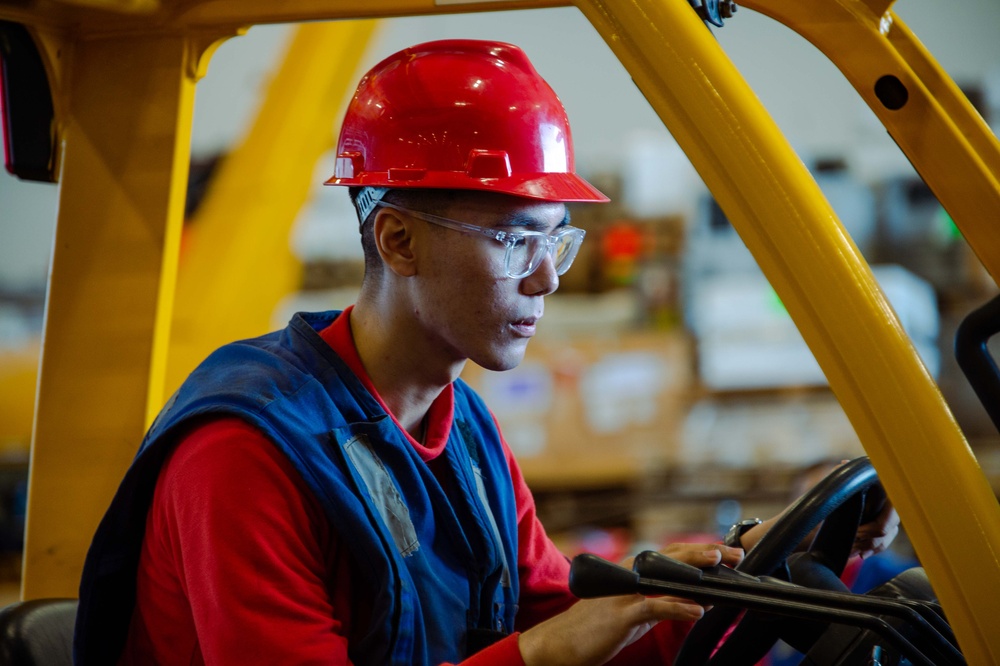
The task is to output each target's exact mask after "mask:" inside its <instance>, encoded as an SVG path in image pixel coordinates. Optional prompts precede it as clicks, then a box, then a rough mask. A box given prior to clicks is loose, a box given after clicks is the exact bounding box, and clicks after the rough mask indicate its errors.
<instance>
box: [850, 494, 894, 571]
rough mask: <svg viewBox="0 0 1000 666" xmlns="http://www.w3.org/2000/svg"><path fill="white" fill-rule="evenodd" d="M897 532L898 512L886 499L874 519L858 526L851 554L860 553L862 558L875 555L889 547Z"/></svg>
mask: <svg viewBox="0 0 1000 666" xmlns="http://www.w3.org/2000/svg"><path fill="white" fill-rule="evenodd" d="M897 534H899V514H897V513H896V509H894V508H893V507H892V504H890V503H889V502H888V501H887V502H886V503H885V506H884V507H883V508H882V511H880V512H879V514H878V516H876V517H875V520H873V521H871V522H870V523H865V524H864V525H862V526H861V527H859V528H858V533H857V534H856V535H855V537H854V548H853V549H852V550H851V555H860V556H861V557H862V558H867V557H871V556H872V555H877V554H878V553H881V552H882V551H884V550H885V549H887V548H888V547H889V545H890V544H891V543H892V540H893V539H895V538H896V535H897Z"/></svg>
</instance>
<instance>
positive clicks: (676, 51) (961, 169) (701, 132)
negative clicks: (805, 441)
mask: <svg viewBox="0 0 1000 666" xmlns="http://www.w3.org/2000/svg"><path fill="white" fill-rule="evenodd" d="M742 4H743V6H744V7H747V8H750V9H753V10H756V11H758V12H761V13H763V14H766V15H768V16H770V17H772V18H774V19H776V20H778V21H780V22H781V23H783V24H785V25H786V26H788V27H789V28H791V29H792V30H795V31H796V32H798V33H799V34H801V35H803V36H804V37H805V38H806V39H808V40H809V41H810V42H812V43H813V44H814V45H815V46H816V47H817V48H818V49H820V50H821V51H822V52H823V53H825V54H826V55H827V57H828V58H829V59H830V60H831V61H832V62H833V63H834V64H836V65H837V66H838V67H839V68H840V70H841V71H842V72H843V74H844V75H845V77H847V79H848V80H849V81H850V82H851V83H852V84H853V85H854V87H855V88H856V89H857V91H858V94H860V95H861V97H862V98H863V99H864V100H865V101H866V102H867V103H868V104H869V106H870V107H871V108H872V109H873V110H874V112H875V113H876V115H877V116H878V117H879V118H880V119H881V121H882V122H883V123H884V125H885V127H886V128H887V129H888V131H889V133H890V134H891V135H892V137H893V139H894V140H895V141H896V143H897V144H898V145H899V146H900V148H901V149H902V150H903V151H904V153H905V154H906V156H907V157H908V158H909V159H910V161H911V162H912V163H913V165H914V167H915V168H916V169H917V171H918V172H919V173H920V175H921V176H922V178H923V179H924V181H925V182H926V183H927V184H928V186H929V187H930V188H931V189H932V191H933V192H934V194H935V195H936V196H937V198H938V199H939V201H940V202H941V203H942V205H943V206H944V207H945V209H946V210H947V212H948V213H949V215H950V216H951V217H952V219H953V220H954V221H955V223H956V225H957V226H958V228H959V230H960V231H961V232H962V234H963V235H964V236H965V238H966V240H967V241H968V243H969V244H970V246H971V247H972V249H973V250H974V251H975V253H976V254H977V256H978V257H979V259H980V261H981V262H982V263H983V265H984V266H985V268H986V269H987V271H988V272H989V273H990V274H991V275H992V277H993V279H994V280H997V279H998V277H1000V236H998V235H997V234H995V233H994V234H992V235H991V233H990V223H991V222H992V221H993V219H992V218H993V217H994V216H996V215H997V214H998V213H1000V144H998V141H997V139H996V137H995V136H994V135H993V134H992V132H991V131H990V129H989V127H988V126H987V125H986V124H985V122H984V121H983V119H982V118H981V117H980V116H979V115H978V113H977V112H976V111H975V110H974V109H973V108H972V106H971V105H970V104H969V102H968V100H967V99H966V98H965V97H964V95H962V93H961V92H960V91H959V90H958V88H957V86H955V84H954V83H953V82H952V81H951V80H950V79H949V77H948V76H947V75H946V74H945V73H944V72H943V71H942V70H941V68H940V67H939V66H938V65H937V64H936V63H935V61H934V60H933V58H932V57H931V56H930V55H929V54H928V53H927V52H926V50H925V49H924V48H923V47H922V46H921V44H920V43H919V42H918V41H917V39H916V38H915V37H914V36H913V35H912V34H911V33H910V32H909V31H908V29H907V28H906V26H905V25H904V24H903V23H902V22H901V21H900V20H899V18H898V17H897V16H896V15H895V14H894V13H893V12H892V11H891V9H890V8H891V6H892V4H893V0H796V1H795V2H787V1H786V0H746V1H745V2H744V3H742ZM565 5H575V6H577V7H578V8H579V9H580V11H582V12H583V13H584V15H586V17H587V18H588V19H589V20H590V22H591V23H592V24H593V25H594V27H595V28H596V29H597V31H598V32H599V33H600V34H601V35H602V36H603V38H604V39H605V41H606V42H607V43H608V45H609V46H610V47H611V49H612V50H613V51H614V53H615V54H616V55H617V57H618V58H619V59H620V60H621V62H622V63H623V65H624V66H625V67H626V69H627V70H628V71H629V73H630V74H631V76H632V78H633V79H634V80H635V82H636V84H637V85H638V86H639V88H640V89H641V90H642V92H643V93H644V95H645V96H646V98H647V99H648V100H649V103H650V104H651V105H652V107H653V109H654V110H655V111H656V112H657V113H658V114H659V116H660V117H661V119H662V120H663V122H664V123H665V125H666V127H667V128H668V130H669V131H670V133H671V134H672V135H673V136H674V137H675V139H676V140H677V142H678V143H679V144H680V146H681V148H682V149H683V150H684V152H685V153H686V154H687V156H688V158H689V159H690V161H691V163H692V164H693V165H694V167H695V168H696V169H697V171H698V172H699V174H700V175H701V177H702V179H703V180H704V182H705V183H706V185H707V186H708V188H709V189H710V191H711V192H712V194H713V195H714V197H715V198H716V200H717V201H718V202H719V204H720V205H721V207H722V209H723V210H724V211H725V213H726V216H727V217H728V218H729V219H730V221H731V222H732V224H733V226H734V227H735V228H736V230H737V231H738V232H739V234H740V236H741V237H742V238H743V240H744V242H745V243H746V245H747V246H748V247H749V249H750V251H751V252H752V253H753V255H754V257H755V258H756V260H757V262H758V264H759V265H760V267H761V269H762V270H763V272H764V273H765V275H766V276H767V278H768V279H769V280H770V283H771V285H772V286H773V287H774V289H775V291H776V292H777V294H778V296H779V297H780V298H781V300H782V302H783V303H784V304H785V305H786V307H787V309H788V312H789V314H790V315H791V317H792V319H793V320H794V321H795V323H796V325H797V326H798V328H799V330H800V332H801V333H802V336H803V337H804V338H805V340H806V342H807V343H808V345H809V347H810V348H811V350H812V351H813V353H814V355H815V356H816V359H817V360H818V362H819V364H820V366H821V367H822V369H823V371H824V372H825V374H826V377H827V379H828V381H829V383H830V386H831V388H832V390H833V391H834V392H835V394H836V395H837V397H838V399H839V400H840V403H841V405H842V406H843V408H844V411H845V413H846V414H847V416H848V418H849V419H850V420H851V422H852V424H853V426H854V428H855V430H856V432H857V434H858V436H859V438H860V440H861V442H862V444H863V446H864V448H865V450H866V452H867V453H868V455H869V456H870V458H871V460H872V462H873V463H874V465H875V468H876V469H877V470H878V473H879V476H880V478H881V479H882V482H883V484H884V486H885V488H886V490H887V491H888V493H889V495H890V496H891V497H892V500H893V502H894V503H895V505H896V506H897V508H898V510H899V513H900V515H901V517H902V519H903V521H904V522H905V524H906V527H907V532H908V533H909V535H910V537H911V540H912V541H913V544H914V546H915V547H916V549H917V551H918V553H919V555H920V558H921V561H922V564H923V565H924V567H925V568H926V570H927V572H928V575H929V576H930V579H931V581H932V583H933V585H934V588H935V590H936V591H937V593H938V595H939V597H940V600H941V602H942V604H943V606H944V609H945V611H946V613H947V615H948V617H949V620H950V622H951V624H952V625H953V626H954V630H955V633H956V635H957V637H958V640H959V642H960V644H961V646H962V649H963V652H964V653H965V656H966V658H967V660H968V662H969V663H970V664H980V665H983V666H985V665H987V664H996V663H1000V631H996V627H995V624H996V619H995V618H997V617H1000V595H998V594H997V593H996V592H997V590H1000V506H998V503H997V499H996V497H995V496H994V494H993V492H992V489H991V488H990V486H989V484H988V483H987V480H986V479H985V477H984V474H983V472H982V470H981V469H980V467H979V465H978V463H977V461H976V459H975V457H974V455H973V453H972V451H971V449H970V447H969V446H968V444H967V442H966V440H965V437H964V435H963V433H962V432H961V430H960V429H959V427H958V425H957V424H956V422H955V420H954V418H953V416H952V414H951V412H950V410H949V408H948V406H947V404H946V403H945V402H944V400H943V398H942V396H941V394H940V391H939V390H938V387H937V385H936V384H935V382H934V380H933V379H932V378H931V376H930V375H929V374H928V372H927V370H926V369H925V368H924V366H923V364H922V363H921V361H920V359H919V357H918V356H917V354H916V352H915V350H914V348H913V346H912V344H911V343H910V341H909V339H908V337H907V336H906V334H905V333H904V332H903V330H902V328H901V326H900V324H899V321H898V320H897V318H896V316H895V314H894V312H893V310H892V308H891V307H890V306H889V304H888V302H887V301H886V298H885V296H884V294H883V293H882V291H881V290H880V288H879V286H878V284H877V283H876V282H875V280H874V279H873V277H872V273H871V270H870V268H869V267H868V265H867V263H866V262H865V260H864V259H863V258H862V257H861V255H860V254H859V252H858V250H857V248H856V247H855V245H854V243H853V241H852V240H851V238H850V237H849V235H848V234H847V232H846V231H845V230H844V228H843V226H842V225H841V223H840V221H839V220H838V219H837V217H836V215H835V214H834V212H833V210H832V209H831V207H830V205H829V204H828V203H827V201H826V199H825V198H824V197H823V195H822V193H821V192H820V190H819V188H818V186H817V185H816V183H815V181H814V180H813V178H812V177H811V175H810V174H809V172H808V171H807V170H806V168H805V166H804V165H803V164H802V162H801V161H800V160H799V158H798V157H797V156H796V154H795V153H794V152H793V151H792V149H791V147H790V146H789V144H788V143H787V141H786V139H785V138H784V137H783V136H782V134H781V132H780V131H779V130H778V128H777V127H776V125H775V124H774V122H773V121H772V120H771V118H770V116H769V115H768V113H767V112H766V111H765V109H764V108H763V107H762V106H761V104H760V103H759V101H758V100H757V98H756V97H755V95H754V94H753V92H752V91H751V90H750V88H749V87H748V86H747V84H746V83H745V81H744V80H743V79H742V77H741V76H740V75H739V74H738V73H737V71H736V69H735V67H734V66H733V64H732V63H731V62H730V61H729V59H728V58H727V57H726V55H725V54H724V52H723V51H722V49H721V47H720V46H719V45H718V44H717V43H716V41H715V40H714V39H713V38H712V36H711V34H710V32H709V31H708V30H707V29H706V28H705V26H704V25H703V23H702V21H701V20H700V19H699V18H698V16H697V15H696V14H695V12H694V11H692V8H691V6H690V5H689V3H688V2H687V0H629V1H628V2H622V1H620V0H574V1H572V2H571V1H569V0H566V1H557V0H535V1H532V0H492V1H485V0H465V1H464V2H463V1H462V0H367V1H365V2H360V1H359V0H283V2H280V3H276V2H272V1H271V0H35V1H34V2H29V3H26V4H22V3H17V4H2V5H0V20H4V21H11V22H15V23H20V24H23V25H25V26H27V28H28V29H29V31H30V33H31V35H32V37H33V38H34V40H35V42H36V44H37V45H38V47H39V49H40V51H41V53H42V57H43V61H44V65H45V68H46V71H47V74H48V78H49V84H50V86H51V89H52V93H53V104H54V109H55V127H54V130H53V131H54V134H55V137H56V139H57V142H58V143H57V145H58V151H57V154H56V156H55V159H56V160H57V164H56V166H57V167H58V173H59V178H60V182H61V185H60V193H59V197H60V201H59V213H58V222H57V229H56V237H55V248H54V253H53V260H52V265H51V269H50V270H51V274H50V279H49V286H48V301H47V306H46V323H45V331H44V344H43V352H42V360H41V366H40V371H39V383H38V394H37V402H36V410H35V427H34V435H33V440H32V448H31V467H30V486H29V488H30V490H29V505H28V515H27V520H28V526H27V532H26V544H25V555H24V569H23V582H22V597H23V598H25V599H28V598H39V597H51V596H75V595H76V590H77V585H78V581H79V575H80V571H81V568H82V562H83V559H84V555H85V553H86V549H87V547H88V545H89V542H90V539H91V536H92V534H93V531H94V529H95V527H96V525H97V522H98V521H99V519H100V516H101V514H102V513H103V510H104V508H105V507H106V505H107V503H108V501H109V500H110V497H111V496H112V495H113V493H114V490H115V489H116V487H117V484H118V482H119V479H120V478H121V476H122V474H123V473H124V470H125V469H126V468H127V466H128V464H129V462H130V461H131V458H132V456H133V454H134V451H135V447H136V444H137V442H139V441H140V440H141V438H142V435H143V433H144V431H145V429H146V427H147V424H148V423H149V422H150V421H151V419H152V417H153V416H154V415H155V413H156V412H157V411H158V410H159V407H160V406H161V405H162V404H163V402H164V385H165V373H166V357H167V347H168V343H169V334H170V325H171V321H172V315H173V304H174V296H175V290H176V286H177V262H178V252H179V244H180V242H179V241H180V232H181V225H182V222H183V220H182V217H183V211H182V209H183V204H184V192H185V187H186V180H187V178H186V177H187V173H188V164H189V158H190V132H191V119H192V110H193V98H194V86H195V83H196V81H197V80H198V78H199V77H200V76H201V75H202V74H203V73H204V70H205V67H206V64H207V62H208V60H209V58H210V56H211V53H212V52H213V50H214V49H215V47H217V45H218V44H219V43H221V41H223V40H225V39H226V38H228V37H230V36H232V35H236V34H239V33H241V32H242V31H243V30H245V29H246V28H247V27H248V26H252V25H255V24H262V23H281V22H303V21H317V20H332V19H356V18H383V17H395V16H404V15H425V14H435V13H452V12H474V11H488V10H489V11H492V10H500V9H528V8H539V7H556V6H565ZM356 25H358V24H355V23H352V22H344V23H342V24H338V25H337V27H336V29H338V30H341V31H343V36H344V37H345V38H349V37H350V36H351V35H352V34H355V33H352V31H353V30H355V29H357V28H355V27H353V26H356ZM364 29H368V28H364ZM344 55H345V57H348V56H347V54H346V53H345V54H344ZM333 69H335V68H333ZM341 71H342V73H341V77H342V78H343V80H340V81H338V82H336V84H337V85H339V86H340V87H341V89H342V90H343V91H345V92H346V91H347V90H348V89H349V86H350V85H352V83H353V81H351V80H349V76H353V71H354V68H353V67H350V66H345V67H343V68H342V70H341ZM333 75H334V76H336V73H334V74H333ZM880 81H881V82H882V83H883V84H885V83H886V82H888V85H889V88H890V91H892V92H895V93H899V91H900V90H905V98H906V99H905V103H904V104H902V105H899V104H898V99H899V97H898V94H897V95H896V96H891V95H890V96H887V95H885V94H884V93H882V92H880V91H879V87H878V86H877V85H876V84H877V83H878V82H880ZM883 90H884V88H883ZM111 101H113V103H111ZM830 285H836V289H831V288H830Z"/></svg>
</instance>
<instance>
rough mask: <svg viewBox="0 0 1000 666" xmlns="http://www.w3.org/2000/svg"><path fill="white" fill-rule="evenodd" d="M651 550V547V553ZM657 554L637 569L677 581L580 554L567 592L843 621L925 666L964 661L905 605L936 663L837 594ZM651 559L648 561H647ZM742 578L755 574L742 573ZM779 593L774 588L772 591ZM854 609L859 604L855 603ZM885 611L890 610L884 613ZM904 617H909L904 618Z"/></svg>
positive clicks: (642, 560)
mask: <svg viewBox="0 0 1000 666" xmlns="http://www.w3.org/2000/svg"><path fill="white" fill-rule="evenodd" d="M650 552H651V551H650ZM655 555H656V557H652V556H649V555H640V556H639V557H638V558H637V562H638V564H637V566H638V567H639V568H641V569H645V568H646V567H653V568H655V571H656V573H657V575H661V574H662V573H664V571H666V572H668V573H670V574H671V578H673V577H674V574H677V580H657V579H653V578H646V577H644V576H643V575H642V574H641V573H640V572H638V571H630V570H628V569H626V568H624V567H620V566H618V565H617V564H613V563H612V562H608V561H607V560H604V559H602V558H600V557H597V556H596V555H591V554H583V555H578V556H577V557H576V558H574V559H573V563H572V566H571V568H570V577H569V588H570V591H571V592H572V593H573V594H575V595H576V596H577V597H580V598H592V597H602V596H612V595H619V594H635V593H639V594H670V595H674V596H679V597H683V598H686V599H691V600H692V601H695V602H698V603H705V604H718V605H728V606H735V607H738V608H746V609H749V610H758V611H763V612H767V613H772V614H775V615H785V616H791V617H796V618H801V619H809V620H818V621H821V622H832V623H839V624H847V625H851V626H858V627H864V628H866V629H870V630H871V631H873V632H875V633H877V634H878V635H879V636H881V637H882V638H884V639H885V640H886V641H887V642H889V643H890V644H892V645H893V647H895V648H896V649H897V650H899V652H900V653H901V654H903V655H905V656H906V657H908V658H909V659H910V660H911V661H912V662H913V663H914V664H923V665H924V666H934V665H935V664H938V665H940V664H947V663H954V664H964V663H965V661H964V659H963V658H962V656H961V655H960V654H958V652H957V651H956V650H955V648H954V647H953V646H951V645H950V644H948V643H947V641H944V639H942V638H941V637H940V634H937V632H936V631H934V630H933V628H931V627H930V625H929V624H928V623H927V621H926V620H924V618H923V617H922V616H921V615H920V614H919V613H918V612H915V609H910V608H907V609H906V611H905V613H906V614H907V615H909V614H910V613H912V614H913V615H914V616H916V619H915V620H914V622H915V623H917V624H921V623H922V624H921V626H925V627H926V628H927V631H928V632H929V634H933V635H937V637H938V639H940V642H941V643H943V644H944V645H938V641H935V640H933V638H931V639H929V640H928V641H927V642H929V643H930V647H932V649H933V650H934V652H935V653H936V654H937V655H938V656H939V659H938V660H937V661H932V660H931V659H929V658H928V657H926V656H925V655H924V654H923V653H922V652H921V651H920V650H918V649H917V648H916V647H914V645H913V644H912V643H910V642H909V641H908V640H907V639H906V638H905V637H903V636H902V635H901V634H900V633H899V632H898V631H897V630H896V629H895V628H894V627H892V626H891V625H889V624H888V623H887V622H886V621H885V620H884V619H882V618H881V617H878V616H877V615H873V614H871V612H868V611H867V610H866V611H859V610H855V609H853V608H848V607H846V606H847V604H845V603H843V600H841V603H840V604H839V605H838V604H836V603H829V602H830V601H833V600H832V599H830V598H828V596H827V595H835V594H837V593H831V592H826V591H819V590H805V589H804V588H787V589H786V588H785V587H784V586H781V587H778V586H777V585H775V584H773V583H772V582H765V581H756V582H754V581H747V580H744V577H743V576H740V577H730V576H728V575H712V574H709V575H706V574H705V573H704V572H702V571H701V570H700V569H698V568H697V567H692V566H690V565H687V564H684V563H682V562H676V561H674V562H671V563H665V562H663V561H660V559H659V558H663V559H670V558H666V556H662V555H659V554H658V553H657V554H655ZM654 560H655V562H654V563H653V564H652V565H650V564H648V562H650V561H654ZM745 578H753V577H752V576H745ZM788 589H795V590H797V591H798V592H803V591H804V592H807V593H810V594H809V595H803V596H801V597H800V598H790V597H792V596H793V595H792V594H789V593H788V591H787V590H788ZM776 591H777V592H776ZM840 596H841V597H848V598H850V599H852V600H853V599H855V597H854V595H849V594H848V595H844V594H843V593H840ZM871 601H874V600H871ZM879 601H882V602H887V601H888V602H889V603H885V604H880V607H879V610H878V611H877V612H880V613H882V612H885V611H884V610H883V607H885V608H888V607H889V606H893V610H894V614H898V613H899V611H898V610H896V607H897V606H898V604H896V603H894V602H892V601H891V600H886V599H882V600H879ZM854 608H857V606H855V607H854ZM886 614H889V613H886ZM907 619H912V618H910V617H908V618H907Z"/></svg>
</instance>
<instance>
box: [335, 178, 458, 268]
mask: <svg viewBox="0 0 1000 666" xmlns="http://www.w3.org/2000/svg"><path fill="white" fill-rule="evenodd" d="M363 189H364V187H362V186H351V187H348V188H347V195H348V196H349V197H350V198H351V205H353V206H354V212H355V213H356V214H357V216H358V224H359V226H360V229H361V251H362V252H363V253H364V257H365V277H364V279H365V281H369V280H380V279H381V277H382V270H383V266H382V257H381V256H379V253H378V247H377V246H376V245H375V231H374V229H375V225H374V224H372V219H374V217H375V211H376V210H378V206H376V207H375V208H374V209H373V210H372V211H371V213H369V214H368V218H367V219H364V220H362V219H361V211H359V210H358V196H360V194H361V192H362V190H363ZM457 194H459V193H457V192H453V191H451V190H440V189H393V190H389V191H388V192H386V193H385V196H383V197H382V199H383V200H385V201H387V202H388V203H393V204H396V205H397V206H403V207H404V208H412V209H413V210H417V211H420V212H422V213H430V214H432V215H440V214H442V213H443V212H444V210H445V208H447V205H448V202H449V201H451V200H452V199H454V198H455V196H456V195H457Z"/></svg>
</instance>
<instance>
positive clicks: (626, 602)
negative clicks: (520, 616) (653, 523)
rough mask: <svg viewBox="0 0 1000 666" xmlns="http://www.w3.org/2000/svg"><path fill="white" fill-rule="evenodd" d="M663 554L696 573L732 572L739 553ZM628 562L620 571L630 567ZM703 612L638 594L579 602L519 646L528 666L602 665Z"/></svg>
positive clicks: (686, 546) (693, 550)
mask: <svg viewBox="0 0 1000 666" xmlns="http://www.w3.org/2000/svg"><path fill="white" fill-rule="evenodd" d="M662 552H663V554H664V555H667V556H668V557H672V558H674V559H675V560H679V561H681V562H684V563H686V564H690V565H692V566H696V567H710V566H714V565H716V564H726V565H728V566H735V565H737V564H739V563H740V561H741V560H742V559H743V550H742V549H739V548H729V547H727V546H723V545H722V544H715V543H710V544H704V543H703V544H691V543H676V544H671V545H669V546H667V547H666V548H665V549H663V551H662ZM631 565H632V562H631V559H629V560H627V561H626V562H623V566H626V567H631ZM704 612H705V609H704V608H702V607H701V606H700V605H698V604H696V603H694V602H693V601H689V600H687V599H679V598H676V597H668V596H662V597H644V596H642V595H640V594H633V595H626V596H617V597H603V598H599V599H582V600H580V601H578V602H577V603H576V604H574V605H573V606H572V607H571V608H570V609H569V610H567V611H565V612H563V613H561V614H559V615H557V616H555V617H553V618H550V619H548V620H546V621H545V622H542V623H541V624H539V625H538V626H536V627H532V628H531V629H529V630H528V631H525V632H524V633H522V634H521V636H520V638H519V639H518V646H519V647H520V649H521V656H522V657H523V658H524V663H525V665H526V666H583V665H584V664H588V665H589V664H603V663H604V662H606V661H608V660H609V659H611V658H612V657H614V656H615V655H616V654H618V653H619V652H620V651H621V650H622V648H624V647H626V646H627V645H630V644H632V643H633V642H635V641H636V640H638V639H639V638H641V637H642V636H643V635H645V634H646V632H647V631H649V630H650V629H652V628H653V626H654V625H656V623H657V622H660V621H662V620H681V621H692V620H697V619H699V618H700V617H701V616H702V615H703V614H704Z"/></svg>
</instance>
